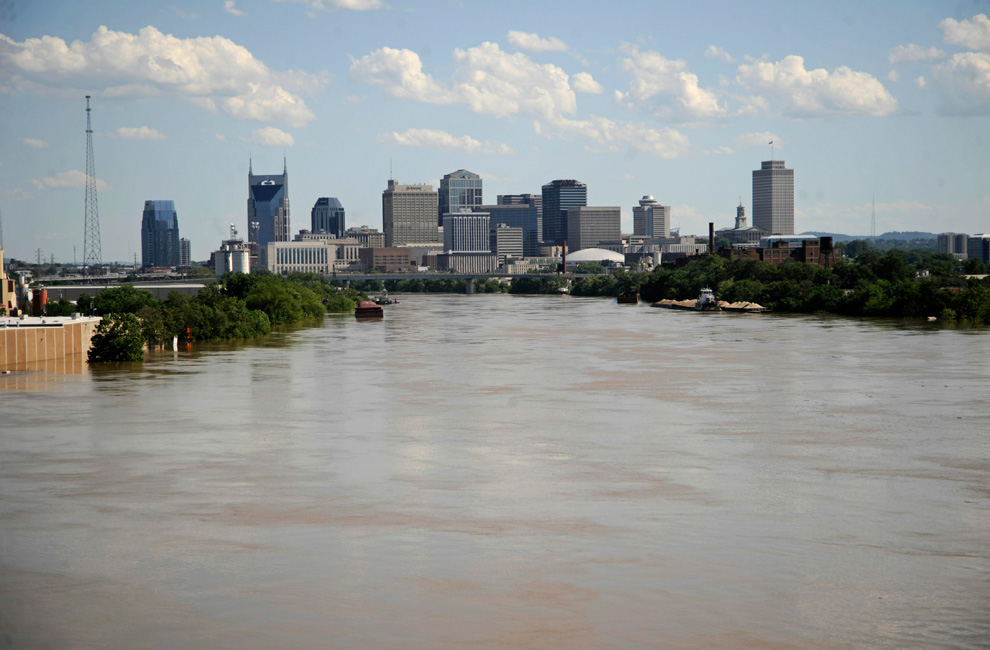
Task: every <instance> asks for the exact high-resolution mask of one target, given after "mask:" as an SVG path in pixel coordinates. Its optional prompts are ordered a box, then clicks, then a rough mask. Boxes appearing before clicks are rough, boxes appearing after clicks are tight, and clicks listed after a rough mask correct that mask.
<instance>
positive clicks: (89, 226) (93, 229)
mask: <svg viewBox="0 0 990 650" xmlns="http://www.w3.org/2000/svg"><path fill="white" fill-rule="evenodd" d="M89 113H90V108H89V95H86V206H85V210H84V217H83V222H84V225H83V266H84V267H86V269H87V272H92V268H91V267H96V268H99V267H100V266H102V265H103V252H102V251H101V250H100V211H99V207H98V205H97V201H96V164H95V163H94V162H93V125H92V123H91V121H90V117H89Z"/></svg>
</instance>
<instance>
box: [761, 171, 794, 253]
mask: <svg viewBox="0 0 990 650" xmlns="http://www.w3.org/2000/svg"><path fill="white" fill-rule="evenodd" d="M753 225H754V226H756V227H757V228H760V229H762V230H766V231H767V232H768V233H770V234H772V235H793V234H794V170H793V169H787V168H786V167H784V161H783V160H765V161H763V165H762V169H754V170H753Z"/></svg>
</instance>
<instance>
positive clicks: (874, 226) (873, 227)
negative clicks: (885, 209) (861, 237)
mask: <svg viewBox="0 0 990 650" xmlns="http://www.w3.org/2000/svg"><path fill="white" fill-rule="evenodd" d="M870 237H871V238H873V239H876V238H877V195H876V193H874V194H873V220H872V221H871V222H870Z"/></svg>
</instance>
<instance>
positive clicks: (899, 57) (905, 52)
mask: <svg viewBox="0 0 990 650" xmlns="http://www.w3.org/2000/svg"><path fill="white" fill-rule="evenodd" d="M944 58H945V52H943V51H942V50H940V49H938V48H937V47H935V46H932V47H921V46H920V45H915V44H914V43H909V44H907V45H898V46H897V47H892V48H890V52H888V53H887V60H888V61H890V62H891V63H919V62H923V61H938V60H939V59H944Z"/></svg>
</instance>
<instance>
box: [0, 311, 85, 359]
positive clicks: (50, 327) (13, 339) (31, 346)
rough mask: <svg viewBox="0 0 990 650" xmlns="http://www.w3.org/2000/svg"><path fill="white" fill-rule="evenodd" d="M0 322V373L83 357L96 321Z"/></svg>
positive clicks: (49, 319) (30, 320) (17, 320)
mask: <svg viewBox="0 0 990 650" xmlns="http://www.w3.org/2000/svg"><path fill="white" fill-rule="evenodd" d="M44 320H45V323H44V324H42V323H41V321H42V319H40V318H30V319H26V320H24V321H20V320H19V319H14V318H11V319H0V370H14V369H15V368H19V367H22V366H25V365H27V364H30V363H36V362H38V361H46V360H49V359H60V358H63V357H68V356H74V355H82V356H83V358H84V359H85V355H86V353H87V352H89V346H90V344H91V342H92V339H93V334H94V332H96V326H97V325H99V323H100V320H101V319H99V318H80V319H77V320H72V319H71V318H46V319H44Z"/></svg>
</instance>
